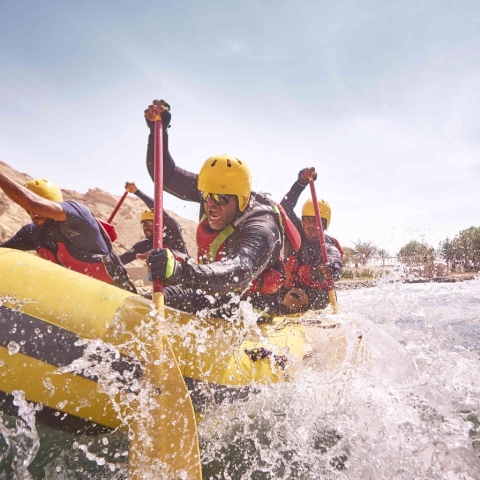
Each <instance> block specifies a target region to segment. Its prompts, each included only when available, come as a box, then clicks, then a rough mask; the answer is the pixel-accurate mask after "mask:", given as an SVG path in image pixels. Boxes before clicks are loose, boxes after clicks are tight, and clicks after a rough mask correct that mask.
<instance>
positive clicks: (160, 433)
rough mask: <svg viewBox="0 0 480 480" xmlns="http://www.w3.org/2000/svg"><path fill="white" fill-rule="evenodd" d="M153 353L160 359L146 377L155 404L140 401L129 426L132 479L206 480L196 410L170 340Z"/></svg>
mask: <svg viewBox="0 0 480 480" xmlns="http://www.w3.org/2000/svg"><path fill="white" fill-rule="evenodd" d="M149 353H150V354H151V358H152V359H156V360H155V361H151V362H149V363H148V365H145V371H144V380H145V382H146V383H147V384H148V385H149V388H148V389H147V390H148V391H149V392H150V394H149V397H150V398H148V399H145V398H143V399H142V398H138V399H137V401H138V403H139V405H137V407H136V408H134V410H136V414H135V416H134V418H132V420H131V421H130V431H131V433H132V438H131V440H130V458H129V473H130V475H129V478H130V479H133V480H140V479H142V480H143V479H145V478H166V479H167V478H172V479H173V478H174V479H178V478H185V479H193V480H201V478H202V471H201V463H200V450H199V446H198V437H197V426H196V423H195V415H194V411H193V405H192V401H191V399H190V395H189V393H188V390H187V387H186V385H185V382H184V380H183V376H182V374H181V372H180V370H179V368H178V365H177V363H176V360H175V357H174V355H173V352H172V349H171V347H170V344H169V342H168V339H167V337H166V336H165V335H162V336H161V338H160V341H157V344H156V345H155V346H154V347H152V351H151V352H149ZM145 401H146V402H147V405H145ZM152 404H153V408H152ZM145 407H146V408H145ZM145 409H147V410H148V409H149V410H150V411H149V414H148V415H147V414H146V413H147V412H145Z"/></svg>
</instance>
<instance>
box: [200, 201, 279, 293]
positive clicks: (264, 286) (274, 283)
mask: <svg viewBox="0 0 480 480" xmlns="http://www.w3.org/2000/svg"><path fill="white" fill-rule="evenodd" d="M262 210H264V211H268V212H270V213H273V214H274V215H275V218H276V219H277V222H278V223H279V225H280V229H281V231H282V232H283V225H282V223H281V219H280V214H278V216H277V214H276V212H275V210H274V209H273V208H272V207H269V206H266V205H257V206H255V207H253V208H251V209H250V210H247V212H245V213H244V214H243V215H241V216H240V217H239V218H237V219H236V220H235V221H234V222H232V223H231V224H229V225H227V226H226V227H225V228H224V229H223V230H221V231H212V230H211V229H210V228H208V220H207V219H206V218H203V219H202V221H201V222H200V223H199V224H198V227H197V248H198V263H199V264H205V263H212V262H221V261H222V259H224V258H225V255H226V252H225V247H226V240H227V239H228V237H230V235H231V234H232V233H233V232H234V231H235V227H237V226H238V225H240V223H241V222H243V221H244V220H246V219H247V218H249V217H250V216H251V215H253V214H254V213H257V212H258V211H262ZM284 283H285V274H284V272H283V271H281V270H279V269H277V268H275V267H269V268H267V269H265V270H264V271H263V272H262V273H261V274H260V275H259V276H258V277H257V278H255V279H254V280H252V282H251V284H250V287H249V288H248V290H247V291H246V292H245V293H244V296H247V295H251V294H252V293H262V294H265V295H271V294H273V293H275V292H276V291H277V290H278V289H279V288H280V287H281V286H282V285H283V284H284Z"/></svg>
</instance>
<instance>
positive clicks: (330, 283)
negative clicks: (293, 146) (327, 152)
mask: <svg viewBox="0 0 480 480" xmlns="http://www.w3.org/2000/svg"><path fill="white" fill-rule="evenodd" d="M309 183H310V191H311V192H312V202H313V208H314V210H315V219H316V220H317V229H318V239H319V241H320V251H321V253H322V260H323V264H324V265H325V268H324V276H325V281H326V282H327V289H328V298H329V300H330V304H331V305H332V308H333V313H338V305H337V297H336V295H335V285H334V283H333V277H332V274H331V272H330V270H329V269H328V268H327V267H326V265H327V263H328V255H327V245H326V244H325V235H324V233H323V225H322V218H321V217H320V209H319V208H318V201H317V192H316V191H315V184H314V183H313V178H312V177H310V180H309Z"/></svg>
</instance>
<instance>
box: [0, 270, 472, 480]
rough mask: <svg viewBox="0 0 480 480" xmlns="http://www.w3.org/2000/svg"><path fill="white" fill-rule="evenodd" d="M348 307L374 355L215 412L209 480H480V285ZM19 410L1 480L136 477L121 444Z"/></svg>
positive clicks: (6, 440)
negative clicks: (52, 425)
mask: <svg viewBox="0 0 480 480" xmlns="http://www.w3.org/2000/svg"><path fill="white" fill-rule="evenodd" d="M338 303H339V306H340V309H341V312H340V313H339V314H338V315H336V316H335V320H337V321H339V322H341V323H342V324H344V325H345V326H346V328H347V331H348V335H349V336H350V337H351V339H352V344H353V339H356V338H358V337H359V336H361V337H362V340H361V343H362V345H363V347H362V349H361V350H360V351H359V350H356V351H353V350H352V351H350V352H349V353H348V356H347V360H346V361H345V362H342V363H341V364H340V365H338V366H337V367H336V368H334V369H329V370H325V369H322V368H319V366H320V364H321V362H322V352H319V351H316V352H314V354H313V356H312V357H311V358H310V359H309V360H308V361H306V362H305V363H304V364H303V365H302V368H301V369H300V370H299V371H298V373H297V376H296V379H295V380H294V381H292V382H291V383H285V384H279V385H275V386H273V387H266V388H262V389H261V390H260V391H259V393H258V394H257V395H255V396H254V397H253V398H251V399H250V400H249V401H248V402H246V403H240V404H233V405H224V406H222V407H220V409H218V410H216V411H215V412H212V413H210V414H207V415H206V417H205V419H204V421H203V422H202V423H201V424H200V426H199V435H200V443H201V454H202V465H203V477H204V479H239V480H240V479H253V480H260V479H262V480H263V479H265V480H269V479H272V480H273V479H277V478H278V479H352V480H353V479H372V480H373V479H375V480H378V479H387V480H393V479H402V480H404V479H405V480H407V479H412V480H413V479H429V480H431V479H446V480H456V479H458V480H460V479H464V480H478V479H479V478H480V419H479V418H480V278H479V279H477V280H472V281H465V282H460V283H418V284H403V283H389V281H388V279H387V280H385V281H384V282H383V283H381V284H379V285H378V286H377V287H373V288H363V289H359V290H346V291H339V292H338ZM332 317H333V315H332ZM312 343H313V345H315V339H312ZM18 403H19V404H20V405H22V408H23V418H24V421H23V422H18V421H17V422H15V421H14V419H12V418H11V417H6V416H3V418H2V419H1V421H0V467H1V468H0V470H2V471H1V472H0V479H1V480H4V479H15V480H16V479H41V478H45V479H48V480H50V479H54V480H57V479H58V480H60V479H61V480H63V479H65V480H66V479H93V478H95V479H102V478H104V479H109V480H111V479H124V478H126V467H125V465H126V456H127V454H128V453H127V452H128V445H127V442H126V440H125V438H123V437H122V435H121V434H119V433H116V434H110V435H100V436H98V437H87V436H85V437H72V436H69V435H67V434H65V433H59V432H54V431H51V430H49V429H46V428H45V427H42V426H40V425H36V424H35V422H34V420H33V412H32V409H31V407H29V406H28V405H27V404H26V403H25V402H24V401H23V400H22V398H21V394H19V398H18Z"/></svg>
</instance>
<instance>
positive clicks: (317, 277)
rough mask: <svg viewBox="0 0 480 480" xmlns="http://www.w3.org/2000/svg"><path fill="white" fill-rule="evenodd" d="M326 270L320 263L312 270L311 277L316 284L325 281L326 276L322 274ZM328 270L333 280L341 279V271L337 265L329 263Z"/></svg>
mask: <svg viewBox="0 0 480 480" xmlns="http://www.w3.org/2000/svg"><path fill="white" fill-rule="evenodd" d="M324 268H325V267H324V266H323V264H321V263H319V264H318V265H316V266H315V267H314V268H312V269H311V272H310V277H311V279H312V280H313V281H314V282H323V281H325V275H324V274H323V272H322V270H323V269H324ZM326 268H327V269H328V271H329V272H330V275H331V276H332V278H333V279H334V280H338V279H339V277H340V274H339V269H338V266H337V265H336V264H335V263H332V262H328V263H327V264H326Z"/></svg>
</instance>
